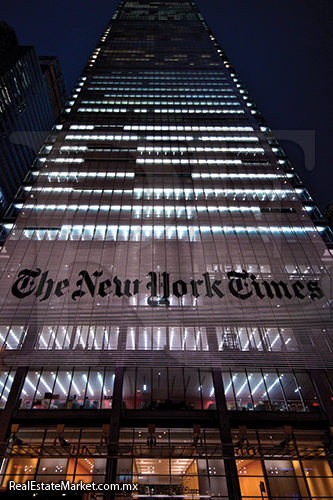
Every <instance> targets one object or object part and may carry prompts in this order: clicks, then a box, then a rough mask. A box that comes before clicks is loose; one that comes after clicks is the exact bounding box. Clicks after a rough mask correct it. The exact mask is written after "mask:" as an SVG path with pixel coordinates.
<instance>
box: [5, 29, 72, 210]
mask: <svg viewBox="0 0 333 500" xmlns="http://www.w3.org/2000/svg"><path fill="white" fill-rule="evenodd" d="M41 63H42V70H43V73H42V70H41V65H40V62H39V59H38V56H37V54H36V50H35V48H34V47H22V46H20V45H19V43H18V41H17V38H16V35H15V31H14V30H13V28H11V27H10V26H8V24H6V23H5V22H3V21H0V131H1V135H0V177H1V180H0V216H1V215H3V214H4V212H5V211H6V210H7V208H8V206H9V204H10V202H11V201H12V199H13V198H14V196H15V194H16V192H17V190H18V188H19V187H20V186H21V184H22V181H23V179H24V177H25V175H26V173H27V172H28V169H29V168H30V166H31V164H32V162H33V160H34V158H35V156H36V154H37V152H38V150H39V148H40V146H41V145H42V144H43V142H44V140H45V137H46V135H47V133H48V132H49V131H50V129H51V127H52V125H53V123H54V121H55V119H56V117H57V116H58V114H59V113H60V110H61V107H62V105H63V104H64V101H65V92H66V90H65V84H64V78H63V75H62V73H61V69H60V65H59V61H58V59H57V58H56V57H53V58H51V57H49V58H48V57H46V58H42V61H41Z"/></svg>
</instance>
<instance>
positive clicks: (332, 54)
mask: <svg viewBox="0 0 333 500" xmlns="http://www.w3.org/2000/svg"><path fill="white" fill-rule="evenodd" d="M118 3H119V2H118V0H109V1H106V0H98V1H95V2H91V1H88V0H80V1H79V0H66V1H64V0H58V1H56V2H45V1H41V0H35V1H34V2H27V1H26V0H11V2H8V1H7V2H4V0H2V4H3V5H2V6H1V11H0V19H2V20H3V21H6V22H7V23H8V24H9V25H11V26H12V27H13V28H14V29H15V31H16V34H17V37H18V40H19V43H20V44H21V45H34V46H35V47H36V50H37V53H38V55H57V56H58V57H59V58H60V63H61V66H62V70H63V72H64V75H65V79H66V84H67V92H69V91H70V90H71V89H72V87H73V86H74V84H75V81H76V79H77V78H78V77H79V75H80V73H81V71H82V70H83V67H84V66H85V64H86V62H87V59H88V57H89V56H90V54H91V52H92V51H93V49H94V47H95V45H96V43H97V41H98V39H99V38H100V36H101V34H102V32H103V31H104V29H105V27H106V25H107V22H108V21H109V19H110V17H111V16H112V14H113V12H114V10H115V8H116V7H117V5H118ZM197 5H198V7H199V8H200V10H201V12H202V14H203V15H204V17H205V19H206V21H207V23H208V25H209V26H210V28H211V29H212V31H213V33H214V34H215V36H216V37H217V39H218V40H219V42H220V43H221V45H222V48H223V50H224V51H225V52H226V54H227V56H228V58H229V59H230V61H231V63H232V64H233V66H234V68H235V69H236V71H237V73H238V75H239V77H240V78H241V80H242V81H243V83H244V85H245V87H246V88H247V89H248V91H249V92H250V94H251V96H252V98H253V100H254V101H255V103H256V104H257V106H258V108H259V110H260V111H261V113H262V115H263V116H264V118H265V119H266V121H267V123H268V125H269V126H270V127H271V128H272V129H273V130H274V131H279V132H278V133H277V135H278V139H279V141H280V143H281V145H282V147H283V148H284V150H285V151H286V152H287V155H288V157H289V159H290V160H291V161H292V163H293V164H294V166H295V168H296V170H297V172H298V173H299V175H300V177H301V178H302V180H303V182H304V183H305V185H306V186H307V188H308V190H309V191H310V193H311V195H312V196H313V198H314V200H315V201H316V203H317V204H318V206H319V207H320V209H321V210H322V211H323V212H325V209H326V205H328V203H330V201H332V200H333V182H332V180H333V164H332V160H331V156H332V153H331V148H332V147H333V125H332V116H331V115H332V112H333V99H332V93H333V85H332V83H333V2H331V0H302V1H299V0H271V1H267V0H252V1H248V0H197ZM295 141H296V142H295Z"/></svg>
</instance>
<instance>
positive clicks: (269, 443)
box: [0, 426, 333, 500]
mask: <svg viewBox="0 0 333 500" xmlns="http://www.w3.org/2000/svg"><path fill="white" fill-rule="evenodd" d="M232 434H233V438H234V445H235V460H236V466H237V472H238V477H239V481H240V487H241V493H242V498H243V499H247V500H250V499H251V500H256V499H258V500H259V499H260V500H262V499H267V500H276V499H278V500H280V499H291V498H299V499H302V500H316V499H320V500H329V499H331V498H333V474H332V469H331V465H330V463H329V457H325V456H324V454H323V447H322V442H321V434H320V431H311V430H308V431H295V432H294V442H293V443H292V445H290V446H289V448H288V449H286V448H284V449H283V447H281V441H283V439H284V433H283V430H282V429H281V428H274V429H269V430H255V429H251V430H248V431H247V439H248V443H247V446H248V449H247V450H245V449H244V447H245V448H246V446H245V445H244V446H243V447H241V448H243V455H241V454H240V450H241V448H240V447H239V445H237V440H238V439H239V430H238V429H233V431H232ZM62 435H63V438H64V441H62V443H60V441H59V440H58V439H57V437H58V433H57V429H56V427H52V426H50V427H48V428H47V429H41V428H28V429H20V430H19V432H18V438H19V439H20V444H19V445H18V444H15V445H14V444H11V445H10V446H11V447H12V453H15V455H16V456H15V457H13V458H9V459H6V460H5V461H4V462H3V465H2V468H1V471H0V474H1V486H3V487H5V486H6V485H7V483H8V481H9V480H15V481H17V482H20V483H24V482H26V481H27V480H36V481H43V482H45V483H47V482H58V481H61V480H69V481H70V482H73V483H78V482H79V481H83V482H84V483H91V482H95V483H104V482H105V474H106V466H107V458H106V457H107V446H106V444H105V443H103V441H102V436H103V431H102V428H91V429H81V428H70V427H68V428H67V427H66V428H65V430H64V432H63V434H62ZM154 436H155V438H156V444H154V445H148V438H149V432H148V428H146V427H145V428H143V427H142V428H135V429H133V428H121V430H120V436H119V452H120V455H119V458H118V465H117V478H116V482H117V483H118V484H119V485H122V484H124V483H127V484H137V485H138V492H137V494H138V495H147V496H148V495H149V496H153V495H154V496H157V495H165V496H164V498H168V497H169V496H170V497H171V496H175V495H179V497H180V498H182V497H184V496H185V498H188V496H189V495H190V497H189V498H191V496H193V498H196V499H199V498H211V499H217V498H222V499H223V498H224V499H225V500H226V499H228V494H227V481H226V469H225V460H228V459H227V458H224V457H223V455H222V454H221V451H222V448H221V441H220V433H219V430H218V429H207V428H203V429H201V432H200V440H199V442H198V441H197V440H195V441H194V431H193V428H182V429H180V428H163V427H161V428H156V429H155V433H154ZM309 443H311V446H312V448H311V449H312V451H311V450H310V448H309ZM304 444H305V446H307V457H306V459H304V460H303V459H300V458H299V456H296V452H295V450H296V448H298V451H299V453H302V450H303V449H304ZM259 449H261V450H264V451H265V454H267V458H266V459H265V460H263V458H262V457H261V458H260V457H258V455H256V451H258V450H259ZM36 450H38V452H39V454H37V453H36ZM315 450H317V453H315V452H314V451H315ZM19 453H21V455H20V456H19ZM98 453H99V455H98ZM244 453H247V455H245V454H244ZM251 454H252V456H251ZM269 454H270V455H271V458H269ZM273 454H274V457H273ZM283 455H284V456H283ZM133 495H134V493H133ZM134 498H135V495H134ZM138 498H142V497H138Z"/></svg>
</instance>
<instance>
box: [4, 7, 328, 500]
mask: <svg viewBox="0 0 333 500" xmlns="http://www.w3.org/2000/svg"><path fill="white" fill-rule="evenodd" d="M29 179H30V181H31V183H30V184H29V183H28V182H26V183H25V184H24V185H23V186H22V188H21V190H20V192H19V193H18V198H17V205H18V208H20V207H21V206H22V209H21V211H20V213H19V215H18V217H17V219H16V220H15V221H11V222H10V223H7V224H6V225H5V226H4V228H3V230H4V231H7V233H8V234H7V235H6V236H7V237H6V240H5V242H4V244H3V247H2V251H1V253H0V264H1V271H2V278H1V314H0V325H1V326H0V339H1V343H2V348H3V350H2V363H3V368H2V374H1V378H0V392H1V404H2V410H1V420H0V443H2V445H1V446H2V447H1V450H0V451H1V456H2V457H3V461H2V468H1V470H0V474H1V481H2V483H1V484H2V488H3V489H4V490H5V489H6V488H7V486H8V485H9V481H10V480H14V478H15V480H16V481H19V482H21V483H23V482H25V481H28V480H36V481H37V482H43V483H50V482H58V481H61V480H64V481H67V480H68V481H70V482H72V483H78V482H79V481H81V480H82V481H83V482H84V483H89V484H93V483H94V484H100V485H101V487H102V485H105V484H111V483H115V484H116V483H117V484H118V485H120V486H119V488H120V491H116V492H114V491H113V492H110V491H105V492H104V493H102V492H98V494H97V498H102V495H104V498H122V497H123V496H124V492H123V491H121V488H123V485H124V484H127V485H131V487H132V488H133V491H132V497H133V498H147V497H150V496H152V495H153V496H154V498H171V497H173V496H175V495H178V498H197V499H200V498H202V499H207V498H211V499H217V498H224V499H230V500H240V499H241V498H242V499H243V498H251V499H252V498H253V499H254V498H258V499H263V498H265V499H269V500H273V499H275V498H277V497H278V498H280V499H282V498H286V499H287V498H302V499H309V500H310V499H315V498H316V499H318V498H321V499H329V498H333V493H332V491H333V478H332V469H331V456H332V451H333V447H332V435H331V429H332V428H333V406H332V405H333V403H332V397H333V393H332V387H333V371H332V370H333V358H332V349H333V336H332V335H333V330H332V319H331V312H330V307H331V285H332V255H331V252H330V250H329V246H330V241H331V233H330V231H329V229H327V226H326V225H325V224H323V222H322V220H321V219H322V216H321V214H320V212H319V211H318V209H317V208H316V206H315V204H314V202H313V200H312V199H311V196H310V194H309V192H308V191H307V189H306V188H305V187H304V185H303V184H302V182H301V180H300V179H299V177H298V176H297V174H296V173H295V171H294V169H293V167H292V165H291V164H290V162H289V161H288V159H287V158H286V157H285V154H284V152H283V150H282V149H281V148H280V146H279V144H278V142H277V141H276V139H275V138H274V136H273V134H272V131H271V130H270V128H269V126H268V125H267V124H266V122H265V121H264V119H263V117H262V116H261V114H260V112H259V110H258V109H257V107H256V105H255V103H254V102H253V101H252V99H251V96H250V95H249V94H248V92H247V91H246V89H245V88H244V86H243V84H242V82H241V80H240V79H239V77H238V75H237V73H236V72H235V70H234V68H233V67H232V65H231V63H230V62H229V61H228V59H227V57H226V55H225V53H224V52H223V49H222V48H221V46H220V45H219V42H218V41H217V40H216V38H215V37H214V35H213V33H212V32H211V30H210V29H209V27H208V26H207V24H206V22H205V20H204V19H203V17H202V15H201V14H200V12H199V11H198V9H197V7H196V6H195V4H194V3H193V2H191V1H182V0H174V1H171V0H170V1H168V2H155V1H149V0H145V1H133V2H127V1H122V2H120V4H119V7H118V8H117V10H116V12H115V13H114V15H113V16H112V18H111V20H110V22H109V24H108V25H107V28H106V30H105V32H104V33H103V35H102V37H101V39H100V41H99V42H98V44H97V46H96V48H95V49H94V51H93V52H92V55H91V57H90V59H89V61H88V63H87V65H86V67H85V69H84V71H83V73H82V75H81V76H80V78H79V79H78V82H77V84H76V85H75V87H74V89H73V91H72V93H71V95H70V98H69V99H68V101H67V104H66V106H65V108H64V109H63V111H62V113H61V115H60V116H59V118H58V119H57V121H56V123H55V125H54V127H53V129H52V131H51V132H50V134H49V135H48V137H47V138H46V141H45V143H44V145H43V147H42V149H41V150H40V152H39V154H38V156H37V159H36V160H35V162H34V164H33V166H32V168H31V172H30V174H29ZM32 494H33V493H32V492H25V495H26V497H28V496H29V495H32ZM70 494H71V493H70V492H68V496H70ZM3 495H5V493H3ZM73 495H74V493H73ZM80 495H82V498H85V499H86V498H89V496H87V493H85V496H84V494H83V492H80ZM98 495H99V496H98ZM140 495H141V496H140ZM128 496H129V494H128ZM38 497H39V498H44V497H43V492H39V493H38ZM45 498H47V492H46V493H45ZM75 498H78V497H77V496H76V497H75ZM79 498H80V497H79Z"/></svg>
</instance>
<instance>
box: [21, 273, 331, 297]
mask: <svg viewBox="0 0 333 500" xmlns="http://www.w3.org/2000/svg"><path fill="white" fill-rule="evenodd" d="M103 275H104V272H103V271H95V272H93V273H92V274H90V273H89V272H88V271H86V270H82V271H80V272H79V274H78V279H77V281H76V282H75V286H73V285H71V283H70V282H69V280H68V279H63V280H60V281H56V280H54V279H52V277H51V276H49V271H45V272H42V271H41V270H40V269H38V268H37V269H36V270H31V269H23V270H22V271H20V272H19V273H18V277H17V279H16V281H15V283H14V284H13V286H12V294H13V295H14V297H16V298H17V299H25V298H26V297H29V296H35V297H36V298H37V300H39V301H40V302H44V301H46V300H48V299H50V297H51V296H53V297H58V298H61V297H62V296H64V295H65V294H70V297H71V299H72V300H73V301H76V300H80V299H82V297H86V298H87V297H91V298H93V297H97V296H99V297H100V298H105V297H107V296H110V295H111V296H113V297H116V298H118V299H121V298H131V297H134V296H135V295H138V294H139V293H144V292H146V290H148V291H149V293H150V296H149V298H148V299H147V301H148V304H149V305H150V306H153V307H154V306H162V305H166V306H168V305H170V298H171V297H172V296H173V297H176V298H179V299H180V298H182V297H184V296H186V295H191V296H193V297H195V298H196V299H198V298H199V297H200V296H201V297H208V298H209V299H215V300H223V298H224V297H225V296H226V295H227V294H229V295H231V296H233V297H235V298H236V299H239V300H242V301H246V300H249V299H251V298H253V297H257V298H259V299H261V300H274V299H275V300H279V299H287V300H292V299H300V300H304V299H305V298H307V297H308V298H310V299H312V300H320V299H321V298H322V297H323V296H324V294H323V292H322V290H321V288H320V286H319V285H320V283H319V282H318V281H314V280H312V281H311V280H309V281H306V280H302V281H300V280H297V281H293V280H290V281H289V282H288V283H286V282H285V281H274V280H272V281H265V280H258V277H257V276H255V275H254V274H249V273H248V272H247V271H244V270H243V271H242V272H237V271H230V272H228V273H227V275H226V277H227V280H223V281H224V282H223V283H222V280H218V279H214V278H212V277H210V276H209V273H208V272H205V273H203V274H202V275H201V276H200V279H191V280H190V281H188V282H186V281H183V280H181V279H177V280H176V281H173V280H172V279H170V274H168V273H167V272H164V273H161V274H157V273H156V272H154V271H151V272H149V273H148V275H147V277H146V281H145V282H144V281H143V280H139V279H135V280H134V281H131V280H129V279H125V280H121V279H119V278H118V276H115V277H114V278H112V277H109V278H106V279H105V276H103Z"/></svg>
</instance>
